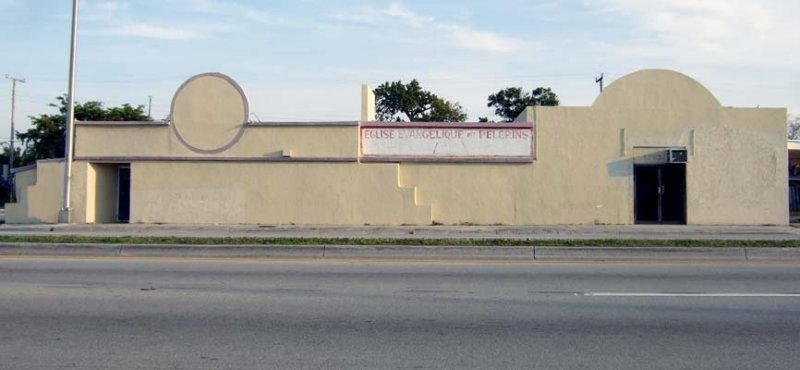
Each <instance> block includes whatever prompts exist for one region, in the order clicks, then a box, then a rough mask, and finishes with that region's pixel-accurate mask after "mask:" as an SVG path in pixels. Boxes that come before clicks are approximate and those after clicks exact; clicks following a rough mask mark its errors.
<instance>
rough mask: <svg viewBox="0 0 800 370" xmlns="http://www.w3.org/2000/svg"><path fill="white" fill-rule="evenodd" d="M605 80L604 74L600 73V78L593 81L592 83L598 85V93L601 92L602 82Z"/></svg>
mask: <svg viewBox="0 0 800 370" xmlns="http://www.w3.org/2000/svg"><path fill="white" fill-rule="evenodd" d="M605 78H606V76H605V73H601V74H600V77H598V78H595V79H594V83H596V84H600V92H601V93H602V92H603V80H604V79H605Z"/></svg>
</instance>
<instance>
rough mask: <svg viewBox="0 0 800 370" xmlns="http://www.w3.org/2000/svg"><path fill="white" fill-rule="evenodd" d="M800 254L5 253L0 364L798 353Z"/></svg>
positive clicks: (692, 360)
mask: <svg viewBox="0 0 800 370" xmlns="http://www.w3.org/2000/svg"><path fill="white" fill-rule="evenodd" d="M798 343H800V266H799V265H791V264H783V265H774V264H747V265H731V264H711V265H709V264H689V265H661V264H636V265H631V264H541V263H540V264H529V263H524V264H523V263H517V264H513V263H512V264H502V263H497V264H476V263H472V264H470V263H446V262H442V263H425V264H420V263H413V262H407V263H388V262H372V263H363V262H357V261H351V262H347V261H339V262H325V263H317V262H275V261H272V262H270V261H256V260H240V261H212V260H189V261H180V260H165V259H84V260H81V259H43V258H41V259H32V258H2V259H0V369H272V368H275V369H304V368H308V369H311V368H315V369H316V368H321V369H342V368H361V369H444V368H450V369H464V368H481V369H501V368H511V369H523V368H524V369H530V368H541V369H701V368H702V369H797V368H800V351H798V348H800V347H799V346H798Z"/></svg>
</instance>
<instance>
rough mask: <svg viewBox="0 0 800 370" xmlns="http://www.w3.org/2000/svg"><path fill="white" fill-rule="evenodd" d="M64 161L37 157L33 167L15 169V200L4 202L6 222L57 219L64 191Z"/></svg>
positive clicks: (53, 221)
mask: <svg viewBox="0 0 800 370" xmlns="http://www.w3.org/2000/svg"><path fill="white" fill-rule="evenodd" d="M63 176H64V163H63V162H52V161H39V162H38V163H37V167H36V169H34V170H30V171H25V172H21V173H17V199H18V202H17V203H8V204H6V222H7V223H9V224H17V223H56V222H58V210H59V209H60V208H61V199H62V198H61V195H62V193H63V185H64V182H63V178H64V177H63Z"/></svg>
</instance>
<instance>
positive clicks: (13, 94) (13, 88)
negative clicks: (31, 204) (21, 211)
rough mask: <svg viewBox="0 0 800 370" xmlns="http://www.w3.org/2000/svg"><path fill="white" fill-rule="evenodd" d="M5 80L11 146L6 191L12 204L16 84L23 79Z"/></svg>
mask: <svg viewBox="0 0 800 370" xmlns="http://www.w3.org/2000/svg"><path fill="white" fill-rule="evenodd" d="M6 78H7V79H9V80H11V144H10V145H9V146H8V185H9V186H8V189H9V192H10V193H11V194H10V196H9V198H8V199H9V200H10V201H12V202H13V201H14V178H13V176H12V175H11V170H12V169H14V110H15V109H16V107H17V82H19V83H25V79H24V78H16V77H12V76H9V75H6Z"/></svg>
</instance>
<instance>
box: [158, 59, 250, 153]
mask: <svg viewBox="0 0 800 370" xmlns="http://www.w3.org/2000/svg"><path fill="white" fill-rule="evenodd" d="M248 117H250V103H249V101H248V99H247V95H245V93H244V90H242V88H241V86H239V84H237V83H236V81H234V80H233V79H232V78H230V77H228V76H226V75H224V74H222V73H216V72H213V73H203V74H199V75H196V76H194V77H192V78H190V79H188V80H186V82H184V83H183V85H181V87H180V88H178V91H176V92H175V96H174V97H173V98H172V105H171V107H170V121H171V123H172V124H171V125H170V126H172V131H173V132H174V133H175V136H176V137H177V138H178V140H179V141H180V142H181V143H182V144H183V145H184V146H186V147H187V148H188V149H189V150H191V151H193V152H195V153H199V154H217V153H222V152H224V151H226V150H228V149H230V148H231V147H232V146H234V145H236V143H237V142H238V141H239V140H240V139H241V138H242V135H244V130H245V128H247V121H248Z"/></svg>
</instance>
